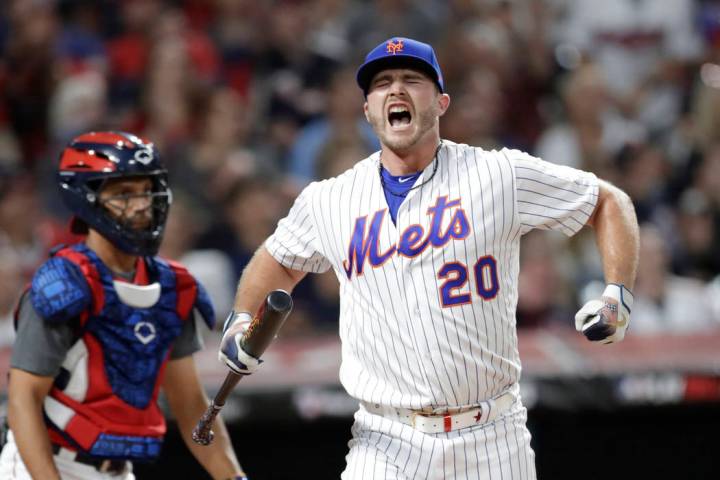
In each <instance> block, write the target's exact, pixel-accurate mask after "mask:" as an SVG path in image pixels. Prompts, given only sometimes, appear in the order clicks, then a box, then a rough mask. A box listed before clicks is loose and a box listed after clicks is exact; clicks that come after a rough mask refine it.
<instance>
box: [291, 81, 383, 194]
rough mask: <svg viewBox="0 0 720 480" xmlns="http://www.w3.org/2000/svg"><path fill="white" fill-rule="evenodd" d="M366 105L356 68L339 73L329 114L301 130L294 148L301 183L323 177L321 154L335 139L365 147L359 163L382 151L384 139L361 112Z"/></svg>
mask: <svg viewBox="0 0 720 480" xmlns="http://www.w3.org/2000/svg"><path fill="white" fill-rule="evenodd" d="M362 104H363V97H362V94H361V93H360V91H359V89H358V88H357V84H356V83H355V70H354V69H344V70H340V71H338V72H336V73H335V74H334V75H333V76H332V79H331V81H330V89H329V92H328V95H327V108H326V109H325V114H324V115H323V116H322V117H320V118H318V119H317V120H314V121H312V122H310V123H308V124H307V125H306V126H305V127H303V128H302V129H301V130H300V132H299V133H298V136H297V139H296V140H295V142H294V143H293V146H292V149H291V151H290V158H289V160H288V168H289V173H290V175H292V176H293V177H294V180H296V181H297V182H298V184H299V186H304V185H306V184H308V183H309V182H311V181H312V180H315V179H318V178H322V177H320V176H319V175H318V162H319V157H320V155H321V154H322V153H323V151H324V150H325V148H326V147H327V145H328V144H330V143H333V142H334V141H344V142H345V143H354V144H356V145H357V146H358V147H361V149H362V150H363V152H361V154H360V156H358V157H357V159H356V160H355V161H356V162H357V161H360V160H362V159H363V158H365V157H367V156H368V155H369V154H371V153H372V152H376V151H378V150H380V142H379V141H378V139H377V137H376V136H375V133H374V132H373V130H372V127H370V124H369V123H368V122H367V120H366V119H365V117H364V116H363V115H362V114H361V112H362Z"/></svg>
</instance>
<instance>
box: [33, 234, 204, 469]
mask: <svg viewBox="0 0 720 480" xmlns="http://www.w3.org/2000/svg"><path fill="white" fill-rule="evenodd" d="M139 263H142V262H139ZM144 267H145V268H146V273H147V275H146V276H147V280H148V281H149V282H150V283H151V285H150V286H148V287H147V288H153V289H154V290H155V295H153V296H151V297H152V300H153V301H151V302H146V303H152V304H151V305H149V306H147V305H143V306H142V307H138V306H131V305H129V304H127V303H124V302H123V301H122V300H121V298H120V296H119V295H118V293H117V291H116V287H115V284H114V279H113V275H112V272H111V271H110V270H109V269H108V268H107V267H106V266H105V265H104V264H103V263H102V262H101V261H100V259H99V258H98V257H97V255H96V254H95V253H94V252H93V251H92V250H90V249H89V248H87V247H86V246H84V245H81V244H79V245H74V246H72V247H66V248H63V249H61V250H59V251H58V252H56V253H55V255H54V256H53V257H52V258H51V259H50V260H48V262H46V263H45V264H44V265H43V266H42V267H41V268H40V269H39V270H38V273H37V274H36V275H35V277H34V279H33V283H32V285H31V288H30V295H31V297H30V298H31V301H32V303H33V307H34V308H35V309H36V311H37V312H38V313H39V314H40V315H41V316H42V317H43V318H44V319H45V321H47V322H52V323H56V322H65V321H78V340H77V341H76V342H75V343H74V344H73V346H72V347H71V349H70V350H69V351H68V354H67V356H66V358H65V361H64V362H63V365H62V368H61V372H60V374H59V375H58V376H57V377H56V379H55V383H54V386H53V388H52V390H51V391H50V394H49V395H48V397H47V398H46V401H45V416H46V420H47V421H48V425H49V426H48V429H49V433H50V439H51V441H53V442H55V443H59V444H61V445H65V446H69V447H74V448H76V449H78V448H79V449H81V450H83V451H85V452H87V453H89V454H91V455H96V456H99V457H105V458H125V459H130V460H140V461H143V460H145V461H146V460H152V459H154V458H155V457H157V456H158V455H159V453H160V448H161V446H162V438H163V435H164V434H165V430H166V426H165V419H164V416H163V413H162V411H161V410H160V408H159V407H158V405H157V397H158V393H159V389H160V385H161V383H162V378H163V371H164V368H165V364H166V363H167V360H168V358H169V354H170V348H171V345H172V342H173V340H175V339H176V338H177V337H178V336H179V335H180V332H181V331H182V328H183V322H184V321H186V320H187V319H188V318H189V317H190V314H191V311H192V309H193V307H195V308H196V309H197V311H198V312H200V313H201V315H202V316H203V317H204V319H205V321H206V322H207V323H208V325H209V326H211V327H212V324H213V321H214V319H213V313H212V306H211V304H210V301H209V298H208V296H207V294H206V293H205V291H204V289H203V288H202V286H201V285H200V284H198V283H197V282H196V281H195V279H194V278H193V277H192V276H191V275H190V274H189V273H188V271H187V270H186V269H185V268H184V267H182V266H181V265H179V264H177V263H174V262H169V261H165V260H162V259H160V258H158V257H145V258H144ZM158 290H159V294H158ZM155 299H156V300H155ZM189 321H192V318H190V319H189Z"/></svg>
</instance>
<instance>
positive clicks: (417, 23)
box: [349, 0, 444, 52]
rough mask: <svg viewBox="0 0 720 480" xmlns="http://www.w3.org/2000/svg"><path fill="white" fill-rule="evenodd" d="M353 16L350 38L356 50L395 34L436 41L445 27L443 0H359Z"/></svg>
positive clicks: (362, 49)
mask: <svg viewBox="0 0 720 480" xmlns="http://www.w3.org/2000/svg"><path fill="white" fill-rule="evenodd" d="M357 5H358V6H361V8H358V9H357V10H356V11H355V13H354V15H353V17H352V18H351V20H350V27H349V36H350V42H351V43H352V45H353V48H354V49H355V50H356V51H360V52H367V51H370V50H371V49H372V48H373V47H375V45H377V44H378V42H382V41H383V40H385V39H386V38H388V37H390V36H393V35H396V36H399V37H410V38H415V39H417V40H421V41H423V42H429V43H434V41H435V39H436V37H437V35H439V34H440V33H441V32H442V31H443V26H444V25H443V23H442V19H443V15H442V10H441V9H439V6H440V2H413V1H410V0H370V1H368V2H357Z"/></svg>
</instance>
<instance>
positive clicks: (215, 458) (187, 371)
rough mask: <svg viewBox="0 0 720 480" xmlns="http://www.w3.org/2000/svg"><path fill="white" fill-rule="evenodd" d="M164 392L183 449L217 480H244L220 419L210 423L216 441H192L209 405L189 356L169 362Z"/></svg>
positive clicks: (191, 358) (192, 360)
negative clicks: (199, 421)
mask: <svg viewBox="0 0 720 480" xmlns="http://www.w3.org/2000/svg"><path fill="white" fill-rule="evenodd" d="M163 391H164V392H165V396H166V398H167V401H168V405H169V406H170V410H171V411H172V413H173V415H174V416H175V419H176V421H177V423H178V427H179V429H180V433H181V435H182V438H183V441H184V442H185V445H187V447H188V448H189V449H190V452H191V453H192V454H193V456H194V457H195V458H196V459H197V461H198V462H200V464H201V465H202V466H203V468H204V469H205V470H206V471H207V472H208V473H209V474H210V475H211V476H212V478H213V479H216V480H225V479H229V478H243V477H244V476H245V474H244V473H243V471H242V468H241V467H240V464H239V462H238V460H237V457H236V456H235V452H234V451H233V447H232V443H231V442H230V435H229V434H228V431H227V429H226V428H225V424H224V423H223V421H222V419H221V418H220V417H217V418H216V419H215V421H214V423H213V426H212V429H213V432H215V441H214V442H213V443H211V444H210V445H208V446H202V445H198V444H196V443H195V442H193V441H192V438H191V432H192V430H193V427H194V426H195V423H196V422H197V419H198V418H200V417H201V416H202V415H203V413H205V409H206V408H207V406H208V404H209V401H208V398H207V396H206V395H205V391H204V389H203V387H202V385H201V383H200V379H199V377H198V373H197V368H196V366H195V361H194V359H193V357H192V355H187V356H184V357H181V358H177V359H174V360H170V361H168V363H167V367H166V370H165V378H164V380H163Z"/></svg>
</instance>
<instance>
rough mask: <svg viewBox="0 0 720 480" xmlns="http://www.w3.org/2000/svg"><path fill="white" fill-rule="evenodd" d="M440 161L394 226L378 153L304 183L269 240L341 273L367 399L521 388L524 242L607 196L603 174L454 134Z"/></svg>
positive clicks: (461, 399)
mask: <svg viewBox="0 0 720 480" xmlns="http://www.w3.org/2000/svg"><path fill="white" fill-rule="evenodd" d="M435 161H436V162H438V166H437V167H438V168H437V172H436V174H435V175H434V176H433V177H432V178H430V176H431V175H432V171H433V168H434V164H432V163H431V164H430V165H428V167H427V168H426V169H425V170H424V172H423V173H422V175H420V177H419V178H418V179H417V181H416V185H420V184H421V183H422V182H425V181H426V180H428V179H430V180H429V181H428V183H426V184H424V185H422V186H421V187H419V188H415V189H413V190H411V191H410V192H409V193H408V195H407V197H406V199H405V200H404V202H403V203H402V205H401V206H400V208H399V210H398V214H397V226H396V225H394V224H393V222H392V220H391V219H390V217H389V213H388V211H387V209H388V207H387V202H386V200H385V196H384V193H383V187H382V184H381V183H380V177H379V173H378V167H379V164H378V162H379V153H375V154H373V155H371V156H370V157H368V158H366V159H365V160H363V161H361V162H359V163H358V164H357V165H356V166H355V167H354V168H352V169H350V170H348V171H347V172H345V173H343V174H341V175H340V176H338V177H335V178H332V179H329V180H324V181H321V182H315V183H313V184H310V185H309V186H308V187H306V188H305V190H304V191H303V192H302V193H301V194H300V195H299V197H298V198H297V199H296V201H295V204H294V205H293V207H292V209H291V210H290V213H289V214H288V216H287V217H286V218H284V219H282V220H281V221H280V222H279V224H278V227H277V230H276V231H275V233H274V234H273V235H272V236H271V237H270V238H268V240H267V241H266V243H265V246H266V248H267V249H268V251H269V252H270V253H271V255H273V257H274V258H275V259H277V260H278V261H279V262H280V263H281V264H283V265H284V266H286V267H289V268H293V269H296V270H302V271H308V272H322V271H326V270H327V269H329V268H330V267H332V268H333V269H334V271H335V273H336V275H337V277H338V279H339V281H340V337H341V340H342V365H341V368H340V380H341V382H342V384H343V386H344V387H345V388H346V390H347V391H348V393H350V395H352V396H354V397H355V398H358V399H360V400H363V401H366V402H371V403H379V404H384V405H389V406H394V407H402V408H412V409H420V408H425V407H444V406H461V405H470V404H475V403H477V402H479V401H481V400H484V399H487V398H491V397H494V396H496V395H499V394H500V393H502V392H503V391H505V390H507V389H508V388H511V387H514V385H515V384H516V383H517V381H518V379H519V376H520V358H519V355H518V348H517V335H516V330H515V308H516V305H517V296H518V293H517V279H518V270H519V244H520V237H521V236H522V235H523V234H524V233H527V232H528V231H530V230H531V229H533V228H543V229H552V230H560V231H562V232H564V233H565V234H567V235H572V234H574V233H576V232H577V231H578V230H580V229H581V228H582V226H583V225H584V224H585V223H586V222H587V220H588V218H589V216H590V215H591V214H592V212H593V210H594V208H595V205H596V202H597V195H598V182H597V179H596V177H595V176H594V175H593V174H591V173H587V172H582V171H579V170H575V169H571V168H569V167H564V166H559V165H555V164H551V163H548V162H544V161H542V160H539V159H537V158H534V157H531V156H530V155H527V154H525V153H522V152H520V151H517V150H508V149H503V150H501V151H485V150H482V149H480V148H474V147H470V146H467V145H460V144H454V143H452V142H449V141H444V142H443V146H442V147H441V148H440V150H439V152H438V155H437V158H436V160H435ZM571 320H572V319H570V318H568V322H571Z"/></svg>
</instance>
